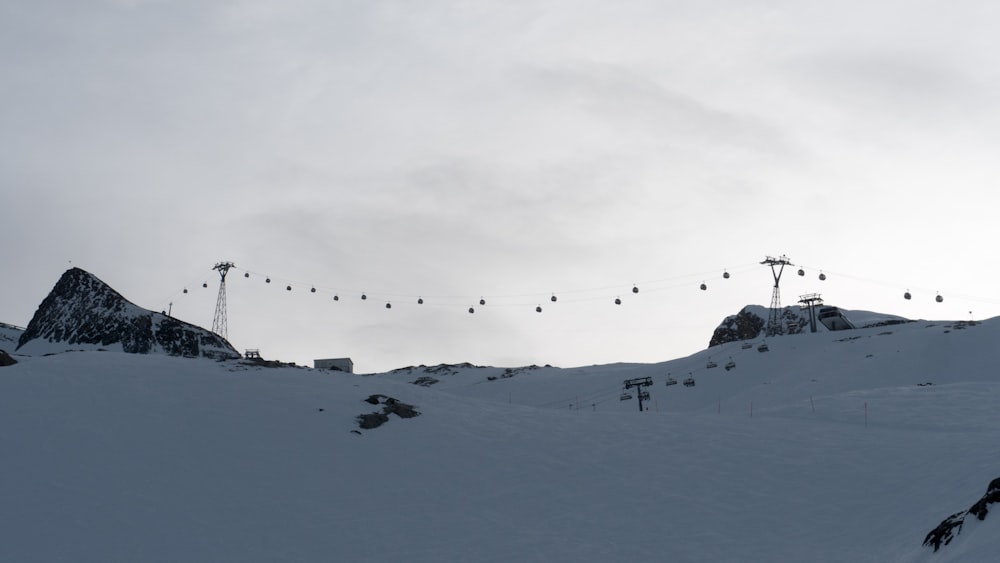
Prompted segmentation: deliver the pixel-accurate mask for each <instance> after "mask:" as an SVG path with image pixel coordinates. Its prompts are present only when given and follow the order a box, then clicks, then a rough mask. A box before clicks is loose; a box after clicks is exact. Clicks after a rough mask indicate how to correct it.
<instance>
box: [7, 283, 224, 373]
mask: <svg viewBox="0 0 1000 563" xmlns="http://www.w3.org/2000/svg"><path fill="white" fill-rule="evenodd" d="M98 348H100V349H105V350H117V351H122V352H127V353H131V354H149V353H163V354H168V355H172V356H206V357H213V358H224V357H239V353H238V352H237V351H236V350H235V349H234V348H233V347H232V345H230V344H229V342H227V341H226V340H225V339H223V338H222V337H220V336H218V335H217V334H213V333H212V332H209V331H207V330H205V329H203V328H200V327H197V326H195V325H192V324H189V323H185V322H183V321H180V320H177V319H175V318H173V317H168V316H166V315H164V314H162V313H155V312H153V311H149V310H146V309H143V308H141V307H139V306H137V305H135V304H133V303H131V302H130V301H128V300H127V299H125V298H124V297H122V295H121V294H120V293H118V292H117V291H115V290H114V289H112V288H111V287H110V286H108V285H107V284H105V283H104V282H102V281H101V280H99V279H98V278H97V277H96V276H94V275H93V274H91V273H89V272H86V271H84V270H81V269H80V268H71V269H69V270H67V271H66V272H65V273H63V275H62V277H60V278H59V281H58V282H56V285H55V287H53V288H52V291H51V292H50V293H49V294H48V296H47V297H46V298H45V299H44V300H43V301H42V303H41V305H39V307H38V310H37V311H35V315H34V316H33V317H32V318H31V322H29V323H28V326H27V328H25V329H24V332H22V333H21V334H20V336H19V338H18V344H17V348H16V350H17V352H18V353H20V354H27V355H37V354H43V353H52V352H61V351H65V350H94V349H98Z"/></svg>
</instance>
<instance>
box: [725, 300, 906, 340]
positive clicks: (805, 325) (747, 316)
mask: <svg viewBox="0 0 1000 563" xmlns="http://www.w3.org/2000/svg"><path fill="white" fill-rule="evenodd" d="M770 311H771V310H770V309H768V308H767V307H763V306H761V305H747V306H746V307H744V308H743V309H742V310H741V311H740V312H739V313H737V314H735V315H730V316H728V317H726V318H725V319H723V321H722V323H721V324H720V325H719V326H718V328H716V329H715V332H713V333H712V339H711V340H710V341H709V343H708V346H709V347H710V348H711V347H712V346H718V345H720V344H726V343H727V342H738V341H740V340H753V339H755V338H757V337H759V336H761V335H762V334H763V333H764V329H765V328H766V326H767V319H768V317H769V316H770ZM840 312H841V313H843V314H845V315H846V316H847V317H848V318H850V319H851V321H852V322H853V324H854V327H855V328H869V327H877V326H891V325H897V324H902V323H908V322H912V321H910V320H908V319H904V318H903V317H897V316H895V315H885V314H881V313H872V312H870V311H851V310H845V309H840ZM779 319H780V321H781V326H779V327H778V330H777V334H799V333H803V332H809V331H810V325H809V311H808V309H802V308H800V307H799V306H797V305H796V306H790V307H784V308H782V309H781V312H780V314H779ZM816 330H817V331H820V332H825V331H826V330H827V329H826V327H824V326H823V324H822V323H821V322H820V321H819V319H817V320H816Z"/></svg>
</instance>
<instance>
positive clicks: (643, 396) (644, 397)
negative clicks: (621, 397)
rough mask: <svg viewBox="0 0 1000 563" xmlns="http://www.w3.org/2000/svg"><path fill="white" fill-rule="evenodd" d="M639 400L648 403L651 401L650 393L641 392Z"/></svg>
mask: <svg viewBox="0 0 1000 563" xmlns="http://www.w3.org/2000/svg"><path fill="white" fill-rule="evenodd" d="M639 399H640V400H642V401H648V400H649V391H640V392H639Z"/></svg>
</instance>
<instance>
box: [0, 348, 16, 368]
mask: <svg viewBox="0 0 1000 563" xmlns="http://www.w3.org/2000/svg"><path fill="white" fill-rule="evenodd" d="M16 363H17V360H15V359H14V358H11V357H10V354H8V353H7V352H4V351H3V350H0V367H7V366H12V365H14V364H16Z"/></svg>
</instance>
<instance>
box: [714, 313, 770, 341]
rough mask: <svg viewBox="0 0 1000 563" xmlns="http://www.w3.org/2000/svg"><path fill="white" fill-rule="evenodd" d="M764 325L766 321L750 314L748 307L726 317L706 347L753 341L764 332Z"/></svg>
mask: <svg viewBox="0 0 1000 563" xmlns="http://www.w3.org/2000/svg"><path fill="white" fill-rule="evenodd" d="M765 324H767V319H764V318H762V317H760V316H759V315H757V314H756V313H752V312H751V311H750V310H749V308H748V307H744V308H743V310H742V311H740V312H739V313H737V314H735V315H731V316H728V317H726V318H725V319H724V320H723V321H722V324H720V325H719V327H718V328H716V329H715V332H713V333H712V339H711V340H710V341H709V343H708V346H709V348H711V347H712V346H718V345H720V344H725V343H727V342H739V341H740V340H753V339H754V338H757V336H758V335H760V334H761V333H762V332H763V331H764V325H765Z"/></svg>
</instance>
